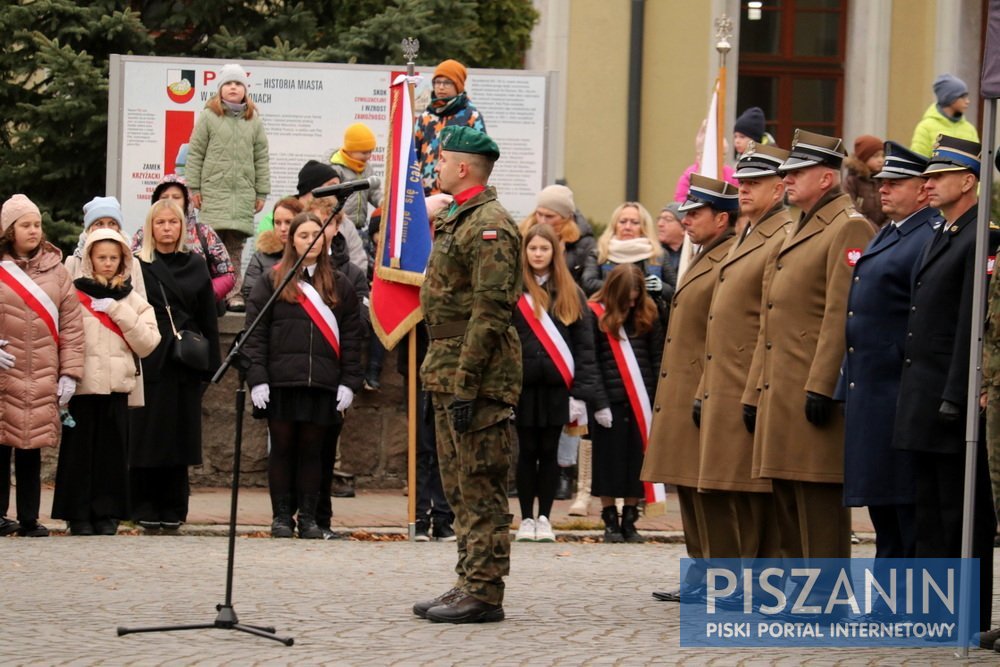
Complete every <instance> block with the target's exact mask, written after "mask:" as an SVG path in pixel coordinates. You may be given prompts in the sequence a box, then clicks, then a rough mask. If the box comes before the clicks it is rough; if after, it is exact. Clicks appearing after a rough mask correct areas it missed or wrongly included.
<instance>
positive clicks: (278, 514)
mask: <svg viewBox="0 0 1000 667" xmlns="http://www.w3.org/2000/svg"><path fill="white" fill-rule="evenodd" d="M271 513H272V515H273V516H274V519H273V520H272V521H271V537H292V536H293V535H294V534H295V527H294V525H293V524H292V497H291V496H290V495H284V496H272V497H271Z"/></svg>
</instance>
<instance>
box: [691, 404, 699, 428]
mask: <svg viewBox="0 0 1000 667" xmlns="http://www.w3.org/2000/svg"><path fill="white" fill-rule="evenodd" d="M691 419H693V420H694V425H695V427H696V428H701V399H700V398H696V399H694V405H693V406H691Z"/></svg>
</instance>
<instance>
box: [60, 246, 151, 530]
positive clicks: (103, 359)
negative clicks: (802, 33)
mask: <svg viewBox="0 0 1000 667" xmlns="http://www.w3.org/2000/svg"><path fill="white" fill-rule="evenodd" d="M132 267H133V263H132V251H131V250H130V249H129V244H128V241H126V240H125V237H124V236H122V235H121V233H120V232H118V231H117V230H114V229H106V228H105V229H102V228H96V229H91V230H90V232H89V233H88V234H87V238H86V241H85V242H84V246H83V248H82V251H81V256H80V264H79V269H80V277H79V278H77V279H76V280H74V281H73V285H74V287H75V289H76V292H77V296H78V298H79V299H80V312H81V313H83V331H84V337H85V348H84V351H85V354H84V365H83V381H82V382H81V383H80V386H79V387H77V391H76V394H75V395H74V396H73V400H71V401H70V402H69V414H70V416H71V417H72V421H69V422H67V423H66V424H64V426H63V435H62V444H61V445H60V446H59V465H58V468H57V469H56V489H55V495H54V496H53V500H52V518H54V519H64V520H65V521H66V523H67V524H68V528H69V533H70V535H114V534H115V533H116V532H117V531H118V522H119V521H121V520H122V519H127V518H128V516H129V514H128V484H129V478H128V408H129V403H130V400H131V399H132V398H133V395H134V392H135V393H139V392H136V389H137V388H139V389H140V390H141V386H140V384H141V383H142V377H141V375H140V366H139V359H141V358H144V357H147V356H149V355H150V354H151V353H152V352H153V350H155V349H156V346H157V345H159V343H160V331H159V329H158V328H157V325H156V313H155V312H154V311H153V307H152V306H150V305H149V302H148V301H146V299H145V298H144V297H143V296H142V295H141V294H139V292H138V291H137V290H135V289H134V288H133V285H132ZM133 405H134V403H133ZM140 405H141V403H140Z"/></svg>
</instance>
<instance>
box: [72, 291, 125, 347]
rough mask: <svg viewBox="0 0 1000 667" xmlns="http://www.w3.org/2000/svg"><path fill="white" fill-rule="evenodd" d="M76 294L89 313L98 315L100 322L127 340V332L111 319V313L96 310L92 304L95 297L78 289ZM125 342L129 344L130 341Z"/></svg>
mask: <svg viewBox="0 0 1000 667" xmlns="http://www.w3.org/2000/svg"><path fill="white" fill-rule="evenodd" d="M76 296H77V297H78V298H79V299H80V305H81V306H83V307H84V308H85V309H86V310H87V312H88V313H90V314H91V315H93V316H94V317H96V318H97V321H98V322H100V323H101V324H103V325H104V327H105V328H106V329H108V330H110V331H111V333H113V334H115V335H116V336H118V337H119V338H121V339H122V340H125V334H123V333H122V330H121V328H120V327H119V326H118V325H117V324H115V321H114V320H113V319H111V316H110V315H108V314H107V313H102V312H99V311H96V310H94V306H93V305H92V303H93V301H94V299H93V298H91V296H90V295H89V294H87V293H86V292H82V291H80V290H77V291H76ZM125 344H126V345H128V342H126V343H125Z"/></svg>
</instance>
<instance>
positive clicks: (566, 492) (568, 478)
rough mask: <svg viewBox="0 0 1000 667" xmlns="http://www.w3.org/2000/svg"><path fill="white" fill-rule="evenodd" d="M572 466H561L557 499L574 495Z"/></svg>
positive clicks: (564, 498)
mask: <svg viewBox="0 0 1000 667" xmlns="http://www.w3.org/2000/svg"><path fill="white" fill-rule="evenodd" d="M571 471H572V468H569V467H565V466H559V486H557V487H556V500H569V499H570V498H572V497H573V476H572V474H571Z"/></svg>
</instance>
